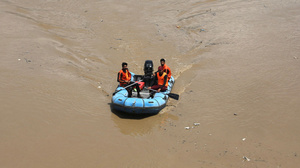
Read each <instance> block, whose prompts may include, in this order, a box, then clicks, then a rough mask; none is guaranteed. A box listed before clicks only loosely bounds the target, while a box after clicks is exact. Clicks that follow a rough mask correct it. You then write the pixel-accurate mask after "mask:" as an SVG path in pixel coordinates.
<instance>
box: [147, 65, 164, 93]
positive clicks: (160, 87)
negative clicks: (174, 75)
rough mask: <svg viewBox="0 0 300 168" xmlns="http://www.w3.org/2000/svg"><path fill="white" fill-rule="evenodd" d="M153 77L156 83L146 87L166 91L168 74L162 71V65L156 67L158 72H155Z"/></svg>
mask: <svg viewBox="0 0 300 168" xmlns="http://www.w3.org/2000/svg"><path fill="white" fill-rule="evenodd" d="M154 79H155V80H156V81H157V85H154V86H151V87H148V89H153V90H157V92H160V91H162V92H163V91H166V90H167V89H168V75H167V74H166V73H165V72H163V67H162V66H159V67H158V72H156V73H155V76H154Z"/></svg>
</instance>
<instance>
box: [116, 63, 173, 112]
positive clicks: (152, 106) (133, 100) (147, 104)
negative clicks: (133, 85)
mask: <svg viewBox="0 0 300 168" xmlns="http://www.w3.org/2000/svg"><path fill="white" fill-rule="evenodd" d="M147 66H152V68H153V64H152V61H150V60H147V61H146V62H145V66H144V71H145V75H143V76H142V75H135V74H134V73H131V81H134V82H138V83H139V84H140V88H141V91H140V95H141V98H138V97H137V96H136V95H137V93H136V92H135V91H133V93H132V97H128V92H127V90H126V89H124V88H123V87H120V86H118V87H117V88H116V91H115V92H114V94H113V97H112V100H111V101H112V103H111V105H112V109H114V110H117V111H121V112H126V113H134V114H157V113H159V111H160V110H162V109H163V108H164V107H165V106H166V104H167V102H168V99H169V96H170V95H171V93H170V92H171V90H172V88H173V86H174V83H175V80H174V78H173V76H172V77H171V78H170V80H169V85H168V89H167V90H166V91H164V92H159V93H155V94H154V95H153V96H151V93H150V92H151V91H149V90H148V89H146V87H148V86H150V85H151V83H152V82H153V81H152V80H154V79H151V74H152V72H151V74H150V73H147V72H146V71H147V69H149V67H148V68H147ZM150 71H151V70H150ZM149 74H150V75H149Z"/></svg>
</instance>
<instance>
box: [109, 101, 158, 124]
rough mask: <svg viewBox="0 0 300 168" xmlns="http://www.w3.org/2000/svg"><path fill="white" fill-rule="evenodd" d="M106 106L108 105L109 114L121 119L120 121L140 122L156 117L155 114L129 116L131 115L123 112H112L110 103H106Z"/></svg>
mask: <svg viewBox="0 0 300 168" xmlns="http://www.w3.org/2000/svg"><path fill="white" fill-rule="evenodd" d="M108 105H110V110H111V112H112V113H114V114H115V115H116V116H118V117H119V118H122V119H133V120H141V119H145V118H148V117H151V116H154V115H157V114H131V113H125V112H122V111H118V110H114V109H113V108H112V103H108Z"/></svg>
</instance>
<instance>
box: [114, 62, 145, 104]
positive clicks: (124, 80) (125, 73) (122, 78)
mask: <svg viewBox="0 0 300 168" xmlns="http://www.w3.org/2000/svg"><path fill="white" fill-rule="evenodd" d="M130 79H131V73H130V72H129V70H128V68H127V63H126V62H123V63H122V69H121V70H120V71H119V73H118V82H120V86H121V87H126V86H128V85H132V84H133V83H134V82H132V81H130ZM133 86H135V88H136V90H137V94H138V95H137V96H138V97H139V98H140V97H141V96H140V87H139V84H138V83H136V84H134V85H133ZM133 86H131V87H127V88H126V90H127V92H128V97H131V96H132V88H133Z"/></svg>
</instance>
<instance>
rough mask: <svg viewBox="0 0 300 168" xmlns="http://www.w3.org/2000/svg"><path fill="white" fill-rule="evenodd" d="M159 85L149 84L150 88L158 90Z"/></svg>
mask: <svg viewBox="0 0 300 168" xmlns="http://www.w3.org/2000/svg"><path fill="white" fill-rule="evenodd" d="M160 87H161V85H153V86H151V89H153V90H158V89H159V88H160Z"/></svg>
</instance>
